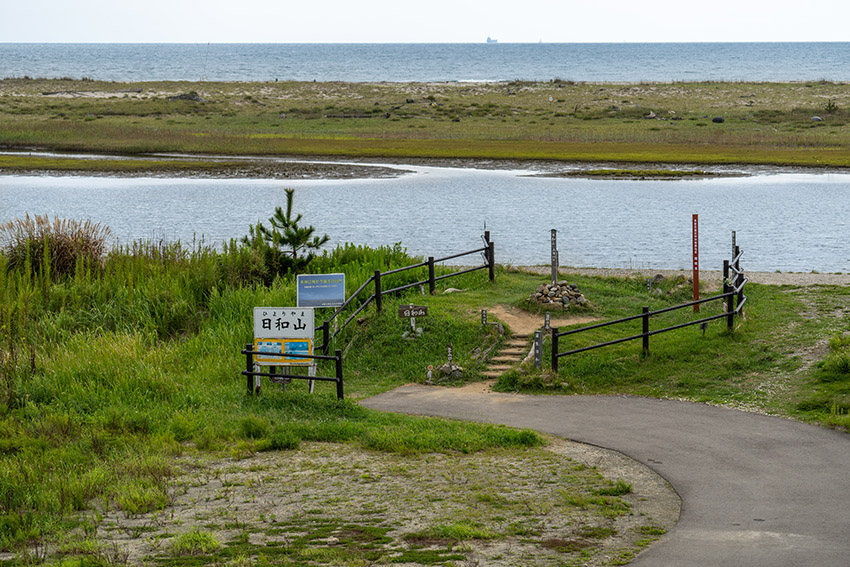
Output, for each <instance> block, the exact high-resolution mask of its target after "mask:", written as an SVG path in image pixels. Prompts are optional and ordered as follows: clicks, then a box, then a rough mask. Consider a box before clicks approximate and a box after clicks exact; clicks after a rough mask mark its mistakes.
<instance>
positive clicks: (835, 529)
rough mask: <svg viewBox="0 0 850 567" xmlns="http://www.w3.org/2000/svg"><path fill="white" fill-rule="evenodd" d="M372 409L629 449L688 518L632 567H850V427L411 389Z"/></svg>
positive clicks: (643, 403) (680, 406) (721, 411)
mask: <svg viewBox="0 0 850 567" xmlns="http://www.w3.org/2000/svg"><path fill="white" fill-rule="evenodd" d="M362 404H363V405H364V406H366V407H370V408H375V409H379V410H385V411H394V412H402V413H411V414H418V415H433V416H444V417H449V418H456V419H465V420H472V421H481V422H488V423H502V424H505V425H510V426H514V427H523V428H526V427H527V428H531V429H534V430H537V431H541V432H546V433H551V434H554V435H558V436H561V437H565V438H568V439H572V440H574V441H581V442H584V443H590V444H594V445H598V446H601V447H606V448H609V449H614V450H617V451H620V452H622V453H624V454H626V455H628V456H630V457H632V458H633V459H636V460H638V461H640V462H642V463H644V464H646V465H648V466H649V467H651V468H652V469H654V470H655V471H657V472H658V473H659V474H661V475H662V476H663V477H664V478H666V479H667V480H668V481H669V482H670V483H671V484H672V485H673V487H674V488H675V489H676V491H677V492H678V493H679V495H680V496H681V498H682V512H681V516H680V518H679V522H678V524H677V525H676V527H675V528H674V529H672V530H671V531H670V532H669V533H668V534H667V536H665V537H664V538H663V539H662V540H661V541H660V542H659V543H657V544H655V545H653V546H651V547H650V548H649V549H648V550H647V551H646V552H644V553H642V554H641V555H640V556H638V558H637V559H636V560H635V561H633V562H632V565H640V566H653V567H667V566H670V567H673V566H676V567H685V566H697V565H698V566H700V567H709V566H719V565H724V566H726V565H728V566H742V567H762V566H763V567H783V566H789V567H790V566H794V567H800V566H812V567H830V566H835V567H839V566H840V567H847V566H848V565H850V435H847V434H845V433H841V432H837V431H831V430H827V429H822V428H818V427H815V426H810V425H805V424H801V423H797V422H793V421H789V420H785V419H780V418H775V417H767V416H762V415H757V414H749V413H744V412H739V411H735V410H730V409H725V408H717V407H712V406H707V405H703V404H693V403H688V402H677V401H669V400H653V399H645V398H637V397H620V396H524V395H514V394H495V393H470V392H460V393H459V392H458V390H457V389H454V388H436V387H426V386H404V387H401V388H398V389H396V390H393V391H392V392H388V393H386V394H381V395H379V396H376V397H374V398H370V399H367V400H364V401H363V402H362Z"/></svg>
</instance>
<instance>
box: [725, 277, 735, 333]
mask: <svg viewBox="0 0 850 567" xmlns="http://www.w3.org/2000/svg"><path fill="white" fill-rule="evenodd" d="M731 291H732V286H731V285H730V284H729V260H723V293H724V294H726V293H729V294H730V295H729V296H728V297H726V299H725V300H724V301H725V302H726V328H727V329H728V330H730V331H731V330H732V329H733V328H734V327H735V297H734V296H733V295H731Z"/></svg>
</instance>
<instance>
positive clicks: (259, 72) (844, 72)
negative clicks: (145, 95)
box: [0, 38, 850, 82]
mask: <svg viewBox="0 0 850 567" xmlns="http://www.w3.org/2000/svg"><path fill="white" fill-rule="evenodd" d="M482 40H483V38H482ZM847 61H850V43H847V42H840V43H584V44H578V43H531V44H522V43H496V44H485V43H483V41H482V43H463V44H427V43H426V44H423V43H417V44H396V43H391V44H215V43H214V44H94V43H82V44H80V43H78V44H66V43H0V78H3V77H23V76H29V77H48V78H56V77H72V78H77V79H79V78H81V77H89V78H93V79H100V80H109V81H159V80H174V81H273V80H275V79H279V80H298V81H313V80H317V81H357V82H369V81H390V82H399V81H509V80H514V79H523V80H537V81H548V80H550V79H554V78H561V79H564V80H573V81H606V82H637V81H658V82H669V81H817V80H821V79H825V80H829V81H848V80H850V65H847Z"/></svg>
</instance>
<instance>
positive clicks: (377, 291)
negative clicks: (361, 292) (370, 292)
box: [375, 270, 382, 312]
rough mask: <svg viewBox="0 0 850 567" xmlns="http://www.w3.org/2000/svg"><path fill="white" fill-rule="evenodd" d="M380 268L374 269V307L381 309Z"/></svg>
mask: <svg viewBox="0 0 850 567" xmlns="http://www.w3.org/2000/svg"><path fill="white" fill-rule="evenodd" d="M381 296H382V292H381V270H375V309H377V310H378V311H379V312H380V311H381V307H382V304H381Z"/></svg>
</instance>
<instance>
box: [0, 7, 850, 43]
mask: <svg viewBox="0 0 850 567" xmlns="http://www.w3.org/2000/svg"><path fill="white" fill-rule="evenodd" d="M487 36H491V37H493V38H496V39H498V40H499V41H500V42H538V41H543V42H567V43H572V42H670V41H676V42H679V41H681V42H702V41H850V1H848V0H803V1H794V2H791V1H788V0H712V1H710V2H708V1H705V2H696V3H695V2H689V1H688V0H645V1H642V2H641V1H640V0H604V1H596V2H589V1H587V0H562V1H554V0H542V1H540V0H525V1H523V0H490V1H489V2H473V1H469V0H297V1H293V0H206V1H205V2H199V1H197V0H27V1H16V0H0V42H13V43H15V42H80V43H100V42H122V43H123V42H126V43H137V42H141V43H148V42H178V43H207V42H211V43H386V42H390V43H405V42H410V43H422V42H427V43H443V42H449V43H452V42H459V43H467V42H473V43H476V42H483V41H484V40H485V39H486V38H487Z"/></svg>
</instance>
